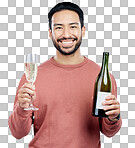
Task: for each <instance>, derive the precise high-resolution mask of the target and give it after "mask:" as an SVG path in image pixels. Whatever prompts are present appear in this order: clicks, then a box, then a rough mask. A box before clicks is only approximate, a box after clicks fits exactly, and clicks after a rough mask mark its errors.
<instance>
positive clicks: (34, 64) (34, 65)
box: [24, 54, 39, 110]
mask: <svg viewBox="0 0 135 148" xmlns="http://www.w3.org/2000/svg"><path fill="white" fill-rule="evenodd" d="M37 71H38V57H37V55H36V54H27V55H26V58H25V76H26V79H27V81H28V82H29V83H31V84H32V85H33V83H34V82H35V81H36V77H37ZM24 110H39V109H38V108H36V107H34V106H33V104H32V102H31V103H30V105H29V107H28V108H25V109H24Z"/></svg>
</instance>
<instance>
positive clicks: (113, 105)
mask: <svg viewBox="0 0 135 148" xmlns="http://www.w3.org/2000/svg"><path fill="white" fill-rule="evenodd" d="M103 105H105V107H104V108H103V109H104V110H105V111H106V115H108V118H109V119H110V120H113V119H115V118H116V117H117V116H118V115H119V114H120V103H119V101H117V100H116V97H115V96H114V95H110V96H107V97H106V101H104V102H103Z"/></svg>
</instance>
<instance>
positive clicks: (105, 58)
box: [101, 52, 109, 71]
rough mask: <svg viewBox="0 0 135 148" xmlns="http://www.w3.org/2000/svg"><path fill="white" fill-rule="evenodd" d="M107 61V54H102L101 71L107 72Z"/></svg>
mask: <svg viewBox="0 0 135 148" xmlns="http://www.w3.org/2000/svg"><path fill="white" fill-rule="evenodd" d="M108 61H109V53H107V52H104V53H103V59H102V66H101V71H102V70H103V69H106V70H107V71H108Z"/></svg>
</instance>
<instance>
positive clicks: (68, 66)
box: [50, 56, 88, 69]
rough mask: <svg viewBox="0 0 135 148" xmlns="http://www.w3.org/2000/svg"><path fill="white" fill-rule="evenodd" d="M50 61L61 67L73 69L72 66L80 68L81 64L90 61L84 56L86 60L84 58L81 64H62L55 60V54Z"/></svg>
mask: <svg viewBox="0 0 135 148" xmlns="http://www.w3.org/2000/svg"><path fill="white" fill-rule="evenodd" d="M50 62H51V63H52V64H53V65H55V66H57V67H61V68H71V69H72V68H78V67H81V66H83V65H85V64H86V63H87V62H88V58H86V57H85V56H84V60H83V61H82V62H81V63H79V64H74V65H64V64H60V63H58V62H56V61H55V60H54V56H53V57H51V58H50Z"/></svg>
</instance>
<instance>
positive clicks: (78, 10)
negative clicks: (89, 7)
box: [48, 2, 84, 29]
mask: <svg viewBox="0 0 135 148" xmlns="http://www.w3.org/2000/svg"><path fill="white" fill-rule="evenodd" d="M61 10H72V11H75V12H76V13H77V14H78V15H79V19H80V23H81V28H82V27H83V26H84V14H83V11H82V10H81V8H80V7H79V6H78V5H76V4H74V3H71V2H62V3H58V4H57V5H55V6H54V7H53V8H52V9H51V10H50V12H49V13H48V21H49V28H50V29H52V27H51V25H52V16H53V14H54V13H56V12H58V11H61Z"/></svg>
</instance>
